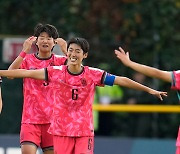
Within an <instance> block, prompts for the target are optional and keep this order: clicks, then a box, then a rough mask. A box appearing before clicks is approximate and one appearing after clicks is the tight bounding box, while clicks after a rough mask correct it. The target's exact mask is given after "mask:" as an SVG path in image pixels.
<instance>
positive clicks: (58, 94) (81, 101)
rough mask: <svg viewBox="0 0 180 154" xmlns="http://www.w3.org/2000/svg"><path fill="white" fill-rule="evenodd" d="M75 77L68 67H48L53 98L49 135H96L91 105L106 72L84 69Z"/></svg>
mask: <svg viewBox="0 0 180 154" xmlns="http://www.w3.org/2000/svg"><path fill="white" fill-rule="evenodd" d="M82 68H83V69H82V72H81V73H79V74H72V73H70V72H69V71H68V69H67V66H65V65H63V66H59V67H57V66H54V67H48V68H47V73H48V79H49V82H50V83H52V84H51V87H52V89H51V91H52V92H51V95H53V97H54V111H53V116H52V117H53V119H52V123H51V126H50V129H49V133H51V134H53V135H59V136H76V137H78V136H94V127H93V115H92V104H93V99H94V93H95V87H96V86H103V85H104V84H103V80H104V76H105V74H106V72H104V71H103V70H100V69H95V68H92V67H87V66H85V67H82Z"/></svg>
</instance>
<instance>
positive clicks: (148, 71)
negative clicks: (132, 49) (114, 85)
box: [115, 47, 172, 82]
mask: <svg viewBox="0 0 180 154" xmlns="http://www.w3.org/2000/svg"><path fill="white" fill-rule="evenodd" d="M115 54H116V56H117V58H118V59H119V60H120V61H121V62H122V63H123V64H124V65H126V66H128V67H130V68H131V69H133V70H135V71H137V72H140V73H142V74H144V75H146V76H149V77H154V78H157V79H161V80H164V81H166V82H171V81H172V77H171V72H168V71H162V70H159V69H157V68H153V67H150V66H146V65H142V64H139V63H136V62H133V61H131V60H130V58H129V52H125V51H124V50H123V49H122V48H121V47H119V50H115Z"/></svg>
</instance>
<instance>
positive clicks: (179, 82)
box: [172, 70, 180, 90]
mask: <svg viewBox="0 0 180 154" xmlns="http://www.w3.org/2000/svg"><path fill="white" fill-rule="evenodd" d="M172 89H175V90H180V70H179V71H174V72H173V75H172Z"/></svg>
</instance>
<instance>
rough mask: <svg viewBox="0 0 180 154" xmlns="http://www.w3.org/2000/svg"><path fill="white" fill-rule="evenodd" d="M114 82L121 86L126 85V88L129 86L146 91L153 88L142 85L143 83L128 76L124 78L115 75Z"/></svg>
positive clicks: (148, 91) (149, 91)
mask: <svg viewBox="0 0 180 154" xmlns="http://www.w3.org/2000/svg"><path fill="white" fill-rule="evenodd" d="M114 84H116V85H120V86H123V87H127V88H131V89H136V90H140V91H145V92H147V93H151V91H152V90H153V89H151V88H149V87H147V86H144V85H142V84H140V83H138V82H135V81H133V80H131V79H129V78H126V77H116V78H115V82H114Z"/></svg>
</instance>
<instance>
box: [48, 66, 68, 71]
mask: <svg viewBox="0 0 180 154" xmlns="http://www.w3.org/2000/svg"><path fill="white" fill-rule="evenodd" d="M66 67H67V66H66V65H61V66H51V68H52V69H54V70H59V71H64V70H65V69H66Z"/></svg>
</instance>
